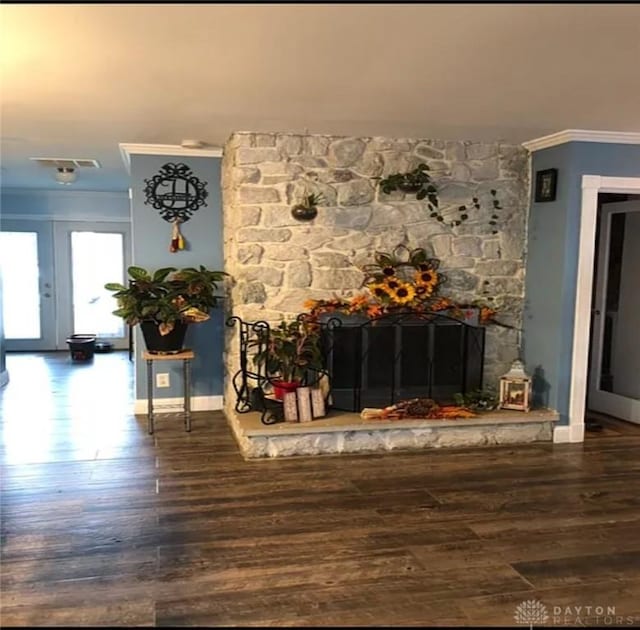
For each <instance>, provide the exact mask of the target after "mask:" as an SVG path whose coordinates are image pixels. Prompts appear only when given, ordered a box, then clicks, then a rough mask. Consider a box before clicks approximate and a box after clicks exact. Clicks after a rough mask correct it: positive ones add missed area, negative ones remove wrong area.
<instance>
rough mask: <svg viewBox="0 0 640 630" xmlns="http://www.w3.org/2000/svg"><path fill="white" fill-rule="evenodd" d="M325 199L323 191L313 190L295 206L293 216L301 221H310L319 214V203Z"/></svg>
mask: <svg viewBox="0 0 640 630" xmlns="http://www.w3.org/2000/svg"><path fill="white" fill-rule="evenodd" d="M323 201H324V196H323V195H322V193H316V192H312V193H309V194H308V195H305V196H304V199H303V200H302V201H301V202H300V203H298V204H296V205H295V206H293V208H292V209H291V216H293V218H294V219H298V220H299V221H310V220H311V219H315V217H316V216H317V215H318V208H317V206H318V204H320V203H322V202H323Z"/></svg>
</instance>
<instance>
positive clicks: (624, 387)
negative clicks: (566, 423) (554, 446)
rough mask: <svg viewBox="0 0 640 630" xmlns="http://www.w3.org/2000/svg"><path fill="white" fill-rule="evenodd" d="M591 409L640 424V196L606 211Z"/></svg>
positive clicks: (593, 337)
mask: <svg viewBox="0 0 640 630" xmlns="http://www.w3.org/2000/svg"><path fill="white" fill-rule="evenodd" d="M593 308H594V310H593V324H592V329H591V330H592V335H591V361H590V369H589V388H588V394H587V406H588V408H589V409H592V410H594V411H599V412H601V413H606V414H608V415H611V416H614V417H616V418H620V419H622V420H627V421H629V422H635V423H638V424H640V332H639V330H638V321H639V320H638V313H639V312H640V200H633V201H625V202H621V203H609V204H604V205H603V207H602V209H601V216H600V224H599V241H598V254H597V264H596V285H595V294H594V300H593Z"/></svg>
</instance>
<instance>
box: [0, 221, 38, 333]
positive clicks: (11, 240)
mask: <svg viewBox="0 0 640 630" xmlns="http://www.w3.org/2000/svg"><path fill="white" fill-rule="evenodd" d="M0 270H1V271H2V317H3V321H4V337H5V339H40V286H39V284H40V277H39V270H38V234H37V233H36V232H0Z"/></svg>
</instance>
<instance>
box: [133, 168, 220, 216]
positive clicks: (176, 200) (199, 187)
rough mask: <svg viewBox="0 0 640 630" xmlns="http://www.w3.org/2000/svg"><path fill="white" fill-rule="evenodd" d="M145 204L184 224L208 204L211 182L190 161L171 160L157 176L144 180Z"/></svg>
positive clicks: (161, 214) (162, 214)
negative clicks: (173, 161)
mask: <svg viewBox="0 0 640 630" xmlns="http://www.w3.org/2000/svg"><path fill="white" fill-rule="evenodd" d="M144 182H145V184H146V187H145V189H144V194H145V195H146V200H145V204H151V205H152V206H153V207H154V208H155V209H156V210H159V211H160V216H161V217H162V218H163V219H164V220H165V221H168V222H169V223H175V222H176V221H178V222H179V223H184V222H185V221H188V220H189V219H190V218H191V215H192V214H193V213H194V212H195V211H196V210H198V209H199V208H200V207H201V206H203V205H205V204H206V199H207V197H208V195H209V193H208V192H207V191H206V190H205V187H206V185H207V182H203V181H200V180H199V179H198V178H197V177H196V176H195V175H194V174H193V173H192V172H191V169H190V168H189V167H188V166H187V165H186V164H181V163H180V164H174V163H172V162H169V163H167V164H165V165H164V166H162V167H161V168H160V171H159V173H158V174H157V175H154V176H153V177H152V178H151V179H145V180H144Z"/></svg>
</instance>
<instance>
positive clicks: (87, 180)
mask: <svg viewBox="0 0 640 630" xmlns="http://www.w3.org/2000/svg"><path fill="white" fill-rule="evenodd" d="M0 20H1V28H2V33H1V36H2V43H1V63H2V85H1V88H2V119H1V133H2V154H1V158H2V186H3V188H51V189H55V188H60V185H59V184H56V183H55V182H54V180H53V171H52V169H46V168H43V167H39V166H37V165H34V164H31V163H30V161H29V158H30V157H63V158H89V159H97V160H99V161H100V163H101V164H102V167H103V168H102V169H99V170H89V169H81V170H79V171H78V173H79V177H78V180H77V182H76V183H75V184H73V189H78V190H126V189H127V188H128V176H127V173H126V169H125V168H124V164H123V161H122V158H121V156H120V152H119V148H118V145H119V143H143V144H175V145H177V144H180V143H181V142H182V140H183V139H186V138H189V139H191V138H193V139H199V140H201V141H203V142H205V143H208V144H210V145H214V146H222V145H223V144H224V142H225V141H226V139H227V138H228V137H229V135H230V134H231V133H232V132H233V131H291V132H305V131H308V132H310V133H321V134H322V133H326V134H340V135H362V136H372V135H384V136H392V137H426V138H444V139H458V140H504V141H510V142H514V143H519V142H523V141H526V140H529V139H533V138H537V137H540V136H543V135H547V134H550V133H554V132H557V131H561V130H563V129H593V130H607V131H635V132H638V131H640V80H639V74H638V67H639V62H640V5H638V4H635V5H634V4H617V5H616V4H602V5H592V4H582V5H580V4H520V5H519V4H511V5H509V4H482V3H480V4H389V3H387V4H368V5H367V4H324V5H323V4H306V5H305V4H302V3H301V4H271V5H266V4H262V5H260V4H233V5H231V4H217V5H216V4H140V5H136V4H130V5H127V4H124V5H117V4H116V5H114V4H103V5H100V4H89V5H76V4H66V5H65V4H60V5H40V4H33V5H29V4H4V5H0ZM66 188H70V187H66Z"/></svg>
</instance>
